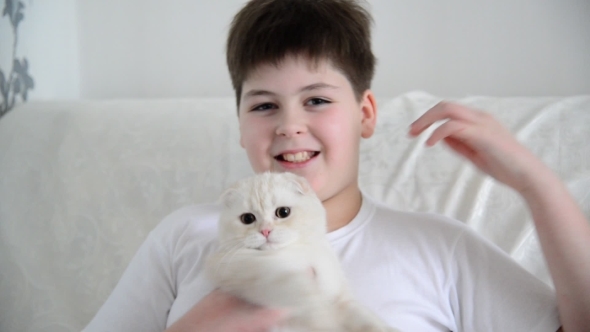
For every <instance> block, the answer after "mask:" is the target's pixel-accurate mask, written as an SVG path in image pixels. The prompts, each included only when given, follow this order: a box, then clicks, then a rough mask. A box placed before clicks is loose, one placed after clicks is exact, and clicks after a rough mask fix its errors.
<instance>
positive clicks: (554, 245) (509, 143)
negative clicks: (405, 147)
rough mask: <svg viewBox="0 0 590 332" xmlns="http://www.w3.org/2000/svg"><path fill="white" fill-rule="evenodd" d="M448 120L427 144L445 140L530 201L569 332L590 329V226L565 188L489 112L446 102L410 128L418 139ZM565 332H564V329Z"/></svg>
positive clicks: (562, 319)
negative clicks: (439, 122) (436, 124)
mask: <svg viewBox="0 0 590 332" xmlns="http://www.w3.org/2000/svg"><path fill="white" fill-rule="evenodd" d="M440 120H446V122H445V123H444V124H442V125H441V126H440V127H438V128H437V129H436V130H435V131H434V132H433V133H432V135H431V136H430V137H429V139H428V140H427V142H426V144H427V145H429V146H432V145H434V144H436V143H437V142H438V141H440V140H443V141H444V142H445V143H446V144H447V145H448V146H449V147H450V148H451V149H453V150H454V151H456V152H457V153H459V154H461V155H463V156H464V157H466V158H467V159H468V160H470V161H471V162H472V163H474V164H475V165H476V166H477V167H478V168H479V169H481V170H482V171H484V172H486V173H487V174H489V175H491V176H492V177H494V178H495V179H496V180H498V181H500V182H502V183H504V184H506V185H508V186H510V187H512V188H513V189H515V190H516V191H518V192H519V193H520V194H521V195H522V197H523V198H524V200H525V202H526V203H527V205H528V207H529V209H530V211H531V214H532V217H533V220H534V223H535V227H536V229H537V233H538V236H539V241H540V243H541V248H542V250H543V254H544V256H545V259H546V261H547V265H548V267H549V272H550V273H551V276H552V279H553V283H554V285H555V290H556V296H557V302H558V303H557V305H558V310H559V314H560V320H561V323H562V325H563V326H564V328H565V329H564V331H567V332H573V331H583V330H584V329H585V328H587V327H588V326H590V282H588V280H590V224H589V223H588V221H587V220H586V218H585V216H584V214H583V213H582V211H581V210H580V208H579V207H578V206H577V204H576V202H575V201H574V199H573V198H572V196H571V195H570V194H569V192H568V190H567V188H566V187H565V185H564V184H563V183H562V182H561V180H560V179H559V178H558V177H557V175H556V174H554V173H553V172H552V171H551V170H550V169H549V168H548V167H547V166H545V165H544V164H543V163H542V162H541V161H540V160H539V159H538V158H536V157H535V156H534V155H533V154H532V153H531V152H530V151H529V150H527V149H526V148H525V147H524V146H522V145H521V144H520V143H519V142H518V141H517V140H516V139H515V138H514V137H513V136H512V134H511V133H510V132H509V131H508V130H507V129H506V128H504V127H503V126H502V125H500V124H499V123H498V122H497V121H496V120H495V119H494V118H493V117H492V116H490V115H489V114H487V113H484V112H480V111H476V110H472V109H469V108H467V107H464V106H461V105H457V104H452V103H446V102H441V103H439V104H437V105H436V106H434V107H433V108H431V109H430V110H428V111H427V112H426V113H425V114H424V115H422V116H421V117H420V118H419V119H418V120H416V121H415V122H414V123H413V124H412V126H411V127H410V135H412V136H417V135H419V134H420V133H422V132H423V131H424V130H425V129H426V128H428V127H429V126H431V125H432V124H434V123H435V122H437V121H440ZM560 330H561V329H560Z"/></svg>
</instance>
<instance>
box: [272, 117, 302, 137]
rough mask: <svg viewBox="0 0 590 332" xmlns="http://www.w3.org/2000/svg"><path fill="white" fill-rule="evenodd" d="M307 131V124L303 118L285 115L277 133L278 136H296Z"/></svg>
mask: <svg viewBox="0 0 590 332" xmlns="http://www.w3.org/2000/svg"><path fill="white" fill-rule="evenodd" d="M306 132H307V126H306V125H305V124H304V123H303V121H302V119H298V118H296V117H295V116H284V118H283V119H281V122H280V123H279V124H278V126H277V130H276V134H277V135H278V136H285V137H294V136H297V135H301V134H304V133H306Z"/></svg>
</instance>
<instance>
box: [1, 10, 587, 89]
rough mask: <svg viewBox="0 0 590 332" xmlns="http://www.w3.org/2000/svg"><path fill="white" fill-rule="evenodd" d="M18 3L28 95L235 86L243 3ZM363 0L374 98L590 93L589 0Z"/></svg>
mask: <svg viewBox="0 0 590 332" xmlns="http://www.w3.org/2000/svg"><path fill="white" fill-rule="evenodd" d="M25 3H27V9H26V10H25V17H26V18H25V21H24V22H23V23H21V27H22V28H21V30H22V31H21V37H20V38H21V41H22V42H21V45H20V46H19V53H20V54H25V55H26V56H27V57H28V58H29V60H30V62H31V74H32V75H33V77H34V78H35V81H36V82H35V83H36V85H37V86H36V87H35V90H34V91H33V92H32V93H31V96H32V97H33V98H76V97H80V98H91V99H96V98H99V99H103V98H146V97H147V98H160V97H198V96H232V95H233V93H232V90H231V84H230V81H229V75H228V74H227V69H226V68H225V57H224V43H225V38H226V34H227V29H228V25H229V23H230V21H231V18H232V16H233V14H235V12H236V11H237V10H238V9H239V8H240V7H241V6H242V5H243V4H244V3H245V0H217V1H208V0H168V1H164V0H83V1H82V0H81V1H76V0H52V1H46V0H45V1H40V0H37V1H32V0H28V1H26V0H25ZM369 3H370V7H371V10H372V12H373V15H374V18H375V29H374V38H373V45H374V52H375V54H376V55H377V57H378V59H379V63H378V67H377V74H376V77H375V80H374V84H373V90H374V91H375V92H376V94H377V96H378V97H390V96H394V95H398V94H400V93H403V92H406V91H409V90H415V89H421V90H426V91H428V92H431V93H434V94H437V95H442V96H457V97H459V96H464V95H473V94H483V95H495V96H515V95H527V96H539V95H573V94H589V93H590V1H588V0H496V1H486V2H483V1H466V0H447V1H439V0H413V1H409V0H405V1H404V0H369ZM3 20H5V21H8V20H7V19H6V18H4V19H3ZM0 23H2V24H4V23H3V22H1V21H0ZM2 24H0V38H2V42H1V44H0V60H2V58H3V56H2V54H4V53H5V52H4V50H5V48H6V47H7V46H9V45H8V44H7V43H5V41H4V40H5V39H4V35H5V31H2V29H4V25H2ZM0 65H1V66H2V68H5V67H4V64H3V62H2V63H0Z"/></svg>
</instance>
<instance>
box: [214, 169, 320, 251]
mask: <svg viewBox="0 0 590 332" xmlns="http://www.w3.org/2000/svg"><path fill="white" fill-rule="evenodd" d="M221 200H222V203H223V209H222V212H221V217H220V220H219V239H220V242H221V243H222V245H234V246H241V247H247V248H251V249H260V250H269V249H279V248H282V247H285V246H287V245H289V244H292V243H294V242H296V241H298V240H300V239H312V238H317V237H318V236H320V237H321V236H324V235H325V233H326V212H325V210H324V207H323V205H322V202H321V201H320V200H319V198H318V197H317V196H316V194H315V192H314V191H313V189H312V188H311V186H310V185H309V183H308V182H307V180H305V178H302V177H299V176H297V175H295V174H292V173H270V172H266V173H261V174H258V175H255V176H253V177H250V178H246V179H244V180H241V181H239V182H237V183H236V184H235V185H234V186H233V187H231V188H230V189H228V190H227V191H226V192H225V193H224V194H223V195H222V196H221Z"/></svg>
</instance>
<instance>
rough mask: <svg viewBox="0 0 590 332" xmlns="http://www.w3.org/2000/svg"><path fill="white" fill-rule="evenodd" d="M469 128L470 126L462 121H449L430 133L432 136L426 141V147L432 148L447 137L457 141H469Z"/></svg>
mask: <svg viewBox="0 0 590 332" xmlns="http://www.w3.org/2000/svg"><path fill="white" fill-rule="evenodd" d="M469 126H470V124H468V123H465V122H462V121H457V120H449V121H447V122H445V123H443V124H442V125H441V126H439V127H438V128H436V130H435V131H433V132H432V135H430V137H429V138H428V140H426V145H428V146H433V145H435V144H436V143H438V142H439V141H440V140H442V139H444V138H447V137H453V138H454V139H456V140H457V141H461V142H465V141H466V140H468V139H469V135H468V129H469Z"/></svg>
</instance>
